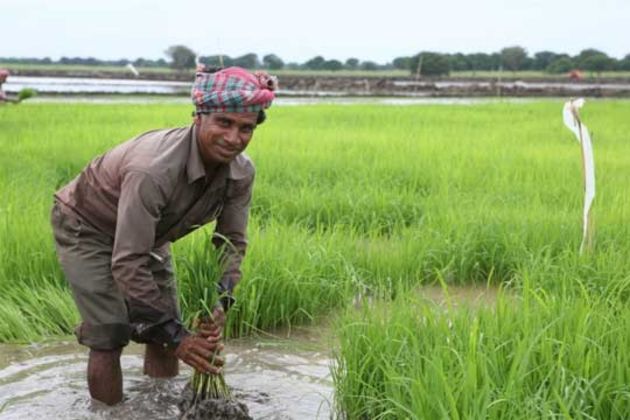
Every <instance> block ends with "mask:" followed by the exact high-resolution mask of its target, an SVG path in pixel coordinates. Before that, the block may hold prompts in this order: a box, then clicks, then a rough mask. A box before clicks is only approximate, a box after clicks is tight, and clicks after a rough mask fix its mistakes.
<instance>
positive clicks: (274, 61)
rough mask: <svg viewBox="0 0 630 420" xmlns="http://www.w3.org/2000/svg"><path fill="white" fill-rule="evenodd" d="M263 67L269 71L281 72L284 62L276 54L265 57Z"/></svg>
mask: <svg viewBox="0 0 630 420" xmlns="http://www.w3.org/2000/svg"><path fill="white" fill-rule="evenodd" d="M263 65H264V66H265V68H268V69H269V70H280V69H282V68H283V67H284V61H282V59H281V58H280V57H278V56H277V55H275V54H267V55H266V56H264V57H263Z"/></svg>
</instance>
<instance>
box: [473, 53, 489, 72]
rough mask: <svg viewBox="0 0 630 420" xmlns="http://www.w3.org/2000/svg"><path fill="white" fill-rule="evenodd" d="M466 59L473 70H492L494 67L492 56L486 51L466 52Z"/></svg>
mask: <svg viewBox="0 0 630 420" xmlns="http://www.w3.org/2000/svg"><path fill="white" fill-rule="evenodd" d="M466 59H467V60H468V62H469V63H470V69H471V70H473V71H479V70H493V69H495V68H496V65H495V64H494V61H493V59H492V56H491V55H490V54H486V53H473V54H468V55H467V56H466Z"/></svg>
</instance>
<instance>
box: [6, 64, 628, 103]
mask: <svg viewBox="0 0 630 420" xmlns="http://www.w3.org/2000/svg"><path fill="white" fill-rule="evenodd" d="M2 66H3V65H2V64H0V67H2ZM6 66H7V67H8V68H9V69H10V70H11V71H12V74H13V75H15V76H27V77H38V78H79V79H83V78H85V79H116V80H121V79H126V80H129V81H133V80H135V81H138V82H140V83H146V82H148V81H156V82H157V81H169V82H185V83H189V82H191V81H192V80H193V78H194V73H193V72H192V71H176V70H173V69H169V68H141V69H140V76H139V77H136V76H134V75H133V74H132V73H131V72H130V71H129V70H128V69H126V68H124V67H107V66H100V67H99V66H72V65H67V66H62V65H50V66H45V65H31V66H29V65H21V66H20V65H10V64H9V65H6ZM274 74H277V75H278V76H279V78H280V88H281V90H282V94H284V95H289V96H326V95H328V96H340V95H341V96H402V97H501V96H506V97H566V96H569V97H572V96H585V97H605V98H609V97H617V98H621V97H630V72H604V73H602V74H586V75H585V77H584V78H583V79H582V80H570V79H569V78H568V77H567V76H566V75H565V74H559V75H553V74H548V73H543V72H534V71H523V72H497V71H495V72H490V71H482V72H453V73H451V74H450V75H449V76H443V77H422V78H417V77H414V76H413V75H410V74H409V72H407V71H402V70H391V71H360V70H356V71H350V70H341V71H336V72H335V71H314V70H279V71H276V72H274ZM178 93H181V92H174V94H178Z"/></svg>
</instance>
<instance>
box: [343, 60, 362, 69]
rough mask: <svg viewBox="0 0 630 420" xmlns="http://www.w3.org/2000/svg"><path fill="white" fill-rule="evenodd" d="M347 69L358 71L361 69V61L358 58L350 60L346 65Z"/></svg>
mask: <svg viewBox="0 0 630 420" xmlns="http://www.w3.org/2000/svg"><path fill="white" fill-rule="evenodd" d="M345 67H346V68H347V69H349V70H356V69H358V68H359V59H358V58H354V57H352V58H348V59H347V60H346V63H345Z"/></svg>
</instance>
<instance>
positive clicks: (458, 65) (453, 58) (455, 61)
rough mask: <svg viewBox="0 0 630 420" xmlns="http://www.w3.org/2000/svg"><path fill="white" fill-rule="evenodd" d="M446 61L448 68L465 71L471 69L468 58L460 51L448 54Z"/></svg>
mask: <svg viewBox="0 0 630 420" xmlns="http://www.w3.org/2000/svg"><path fill="white" fill-rule="evenodd" d="M448 61H449V65H450V69H451V70H453V71H466V70H471V69H472V66H471V65H470V62H469V61H468V58H467V57H466V56H465V55H464V54H462V53H457V54H451V55H449V56H448Z"/></svg>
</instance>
